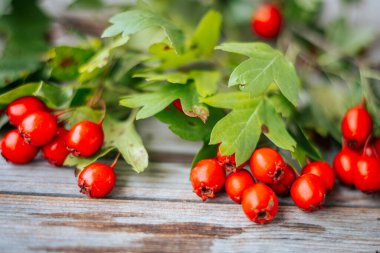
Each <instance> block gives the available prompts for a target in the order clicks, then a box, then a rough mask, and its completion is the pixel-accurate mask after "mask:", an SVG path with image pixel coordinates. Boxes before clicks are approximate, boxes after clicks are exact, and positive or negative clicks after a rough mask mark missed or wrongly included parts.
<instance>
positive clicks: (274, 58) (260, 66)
mask: <svg viewBox="0 0 380 253" xmlns="http://www.w3.org/2000/svg"><path fill="white" fill-rule="evenodd" d="M218 49H221V50H224V51H227V52H234V53H239V54H243V55H246V56H249V57H250V59H248V60H246V61H244V62H243V63H241V64H240V65H239V66H237V67H236V68H235V70H234V71H233V72H232V74H231V76H230V80H229V82H228V85H229V86H234V85H239V87H240V89H241V90H243V91H248V92H250V93H251V94H252V95H253V96H259V95H262V94H263V93H264V92H265V91H266V90H267V89H268V88H269V86H270V85H271V84H272V83H275V84H276V85H277V86H278V88H279V89H280V91H281V93H282V94H283V95H284V96H285V97H286V98H287V99H288V100H289V101H290V102H291V103H292V104H293V105H297V103H298V93H299V86H300V85H299V80H298V77H297V73H296V71H295V69H294V66H293V65H292V64H291V63H290V62H289V61H288V60H287V59H286V58H285V56H284V55H283V54H282V53H281V52H280V51H278V50H274V49H272V48H270V47H269V46H267V45H265V44H262V43H248V44H247V43H226V44H222V45H221V46H219V47H218Z"/></svg>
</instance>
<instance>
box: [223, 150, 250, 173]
mask: <svg viewBox="0 0 380 253" xmlns="http://www.w3.org/2000/svg"><path fill="white" fill-rule="evenodd" d="M216 159H217V160H218V162H219V163H220V165H221V166H222V167H223V168H224V169H225V170H226V172H231V171H237V170H241V169H243V168H244V166H245V165H246V164H247V163H248V161H246V162H245V163H243V164H241V165H240V166H236V160H235V154H232V155H223V154H222V153H221V152H220V144H219V145H218V148H217V152H216Z"/></svg>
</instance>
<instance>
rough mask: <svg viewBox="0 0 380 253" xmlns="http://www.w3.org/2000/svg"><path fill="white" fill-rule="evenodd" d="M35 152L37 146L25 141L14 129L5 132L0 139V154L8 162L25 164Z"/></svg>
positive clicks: (34, 155)
mask: <svg viewBox="0 0 380 253" xmlns="http://www.w3.org/2000/svg"><path fill="white" fill-rule="evenodd" d="M37 153H38V148H36V147H34V146H32V145H30V144H28V143H26V142H25V141H24V138H23V137H22V136H21V134H20V133H19V132H18V131H17V130H16V129H14V130H11V131H9V132H8V133H6V134H5V135H4V137H3V139H2V141H1V155H2V156H3V157H4V158H5V160H7V161H9V162H12V163H15V164H25V163H28V162H30V161H32V160H33V159H34V158H35V157H36V155H37Z"/></svg>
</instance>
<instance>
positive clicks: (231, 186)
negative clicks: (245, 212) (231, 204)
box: [225, 170, 255, 204]
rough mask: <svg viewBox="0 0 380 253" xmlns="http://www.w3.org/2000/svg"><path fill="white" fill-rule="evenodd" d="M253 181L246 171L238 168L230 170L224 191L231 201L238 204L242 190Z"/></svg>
mask: <svg viewBox="0 0 380 253" xmlns="http://www.w3.org/2000/svg"><path fill="white" fill-rule="evenodd" d="M254 183H255V181H254V180H253V177H252V176H251V174H250V173H249V172H248V171H246V170H240V171H236V172H232V173H231V174H229V175H228V176H227V178H226V183H225V189H226V193H227V195H228V196H229V197H230V198H231V199H232V200H233V201H235V202H236V203H238V204H240V203H241V197H242V195H243V192H244V190H245V189H247V188H248V187H250V186H251V185H253V184H254Z"/></svg>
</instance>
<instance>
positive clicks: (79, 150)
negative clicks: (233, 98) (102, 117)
mask: <svg viewBox="0 0 380 253" xmlns="http://www.w3.org/2000/svg"><path fill="white" fill-rule="evenodd" d="M103 142H104V133H103V128H102V121H101V122H99V123H94V122H91V121H87V120H84V121H81V122H79V123H77V124H76V125H74V126H73V127H72V128H71V129H70V131H69V132H68V133H67V135H66V147H67V149H68V150H69V151H70V152H72V154H73V155H74V156H81V157H90V156H92V155H94V154H95V153H96V152H98V151H99V149H100V148H101V146H102V145H103Z"/></svg>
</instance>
